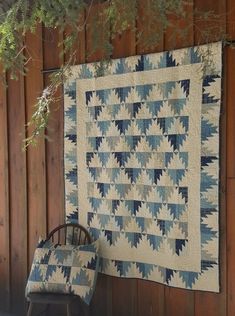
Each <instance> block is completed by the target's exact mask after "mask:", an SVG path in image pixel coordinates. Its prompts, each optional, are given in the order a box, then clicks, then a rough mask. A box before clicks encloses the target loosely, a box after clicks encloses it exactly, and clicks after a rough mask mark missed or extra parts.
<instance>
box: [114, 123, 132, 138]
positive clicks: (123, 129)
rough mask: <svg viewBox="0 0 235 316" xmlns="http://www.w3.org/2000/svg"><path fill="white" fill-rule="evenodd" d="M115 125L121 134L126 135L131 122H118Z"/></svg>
mask: <svg viewBox="0 0 235 316" xmlns="http://www.w3.org/2000/svg"><path fill="white" fill-rule="evenodd" d="M115 125H116V126H117V128H118V130H119V131H120V134H123V135H124V134H125V132H126V130H127V129H128V127H129V126H130V125H131V120H116V121H115Z"/></svg>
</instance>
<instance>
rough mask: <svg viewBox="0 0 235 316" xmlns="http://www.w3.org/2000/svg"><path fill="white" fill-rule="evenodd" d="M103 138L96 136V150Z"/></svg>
mask: <svg viewBox="0 0 235 316" xmlns="http://www.w3.org/2000/svg"><path fill="white" fill-rule="evenodd" d="M103 139H104V137H96V138H95V142H96V145H95V149H96V150H98V149H99V147H100V144H101V143H102V140H103Z"/></svg>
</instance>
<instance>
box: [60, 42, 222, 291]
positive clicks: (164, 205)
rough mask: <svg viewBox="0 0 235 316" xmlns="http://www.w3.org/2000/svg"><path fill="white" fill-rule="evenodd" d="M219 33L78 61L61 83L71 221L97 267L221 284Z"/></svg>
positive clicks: (182, 283)
mask: <svg viewBox="0 0 235 316" xmlns="http://www.w3.org/2000/svg"><path fill="white" fill-rule="evenodd" d="M221 52H222V47H221V43H213V44H209V45H204V46H199V47H192V48H187V49H181V50H175V51H169V52H163V53H158V54H149V55H144V56H134V57H129V58H122V59H117V60H113V61H112V62H111V63H110V65H109V66H108V67H107V69H104V70H103V73H102V75H100V76H97V67H98V66H97V64H85V65H80V66H74V67H73V68H72V74H71V77H70V78H69V80H67V82H66V84H65V87H64V91H65V93H64V101H65V102H64V103H65V143H64V148H65V187H66V215H67V221H69V222H77V221H78V222H79V223H80V224H82V225H84V226H85V227H87V228H88V229H89V231H90V233H91V234H92V236H93V237H94V238H95V239H99V240H100V248H101V249H100V253H101V263H100V271H101V272H103V273H105V274H109V275H113V276H119V277H126V278H141V279H146V280H153V281H157V282H160V283H163V284H166V285H170V286H175V287H181V288H188V289H199V290H208V291H214V292H218V291H219V282H218V270H219V266H218V263H219V262H218V242H219V228H218V212H219V198H218V185H219V180H218V179H219V116H220V103H221V68H222V63H221V55H222V53H221Z"/></svg>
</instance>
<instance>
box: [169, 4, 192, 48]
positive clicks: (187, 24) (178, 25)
mask: <svg viewBox="0 0 235 316" xmlns="http://www.w3.org/2000/svg"><path fill="white" fill-rule="evenodd" d="M183 10H184V14H185V16H184V17H182V16H177V15H174V13H173V12H172V13H171V14H170V15H169V16H168V19H169V21H170V23H171V25H170V26H169V27H168V28H167V30H166V32H165V45H164V49H165V50H171V49H177V48H183V47H188V46H192V45H193V40H194V36H193V1H188V2H186V4H185V5H184V8H183Z"/></svg>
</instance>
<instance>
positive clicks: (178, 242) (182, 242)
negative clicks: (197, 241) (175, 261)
mask: <svg viewBox="0 0 235 316" xmlns="http://www.w3.org/2000/svg"><path fill="white" fill-rule="evenodd" d="M186 242H187V240H186V239H176V240H175V252H176V254H177V255H178V256H179V255H180V251H182V249H183V247H184V246H185V245H186Z"/></svg>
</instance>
